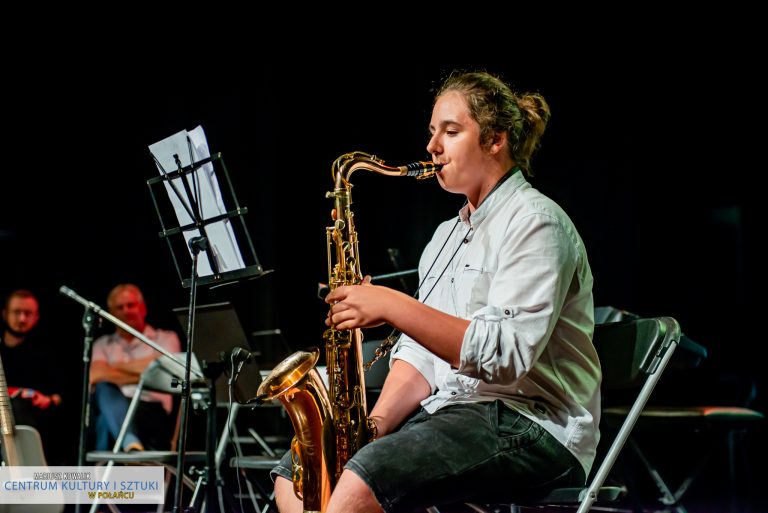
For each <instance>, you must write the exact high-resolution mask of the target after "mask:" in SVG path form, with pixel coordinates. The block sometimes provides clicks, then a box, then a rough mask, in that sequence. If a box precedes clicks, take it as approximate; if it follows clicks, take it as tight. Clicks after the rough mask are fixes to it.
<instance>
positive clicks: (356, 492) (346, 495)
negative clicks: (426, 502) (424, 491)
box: [280, 470, 383, 513]
mask: <svg viewBox="0 0 768 513" xmlns="http://www.w3.org/2000/svg"><path fill="white" fill-rule="evenodd" d="M280 511H282V510H280ZM382 511H383V510H382V509H381V506H380V505H379V501H378V500H376V496H375V495H373V492H372V491H371V489H370V488H368V485H366V484H365V481H363V480H362V479H360V477H358V475H357V474H355V473H354V472H351V471H349V470H345V471H344V472H343V473H342V474H341V477H340V478H339V482H338V484H337V485H336V488H335V489H334V490H333V494H332V495H331V501H330V502H329V503H328V513H380V512H382Z"/></svg>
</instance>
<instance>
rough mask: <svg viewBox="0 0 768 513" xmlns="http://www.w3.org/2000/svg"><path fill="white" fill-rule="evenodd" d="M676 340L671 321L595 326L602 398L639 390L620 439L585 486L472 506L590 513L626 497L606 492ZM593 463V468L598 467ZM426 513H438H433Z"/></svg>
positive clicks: (489, 512)
mask: <svg viewBox="0 0 768 513" xmlns="http://www.w3.org/2000/svg"><path fill="white" fill-rule="evenodd" d="M679 340H680V325H679V324H678V323H677V321H676V320H675V319H673V318H671V317H654V318H647V319H635V320H630V321H624V322H615V323H607V324H599V325H597V326H595V335H594V344H595V348H596V349H597V353H598V355H599V357H600V360H601V362H603V365H602V370H603V382H602V389H603V391H604V392H609V391H612V390H624V389H630V388H637V387H641V388H640V390H639V392H638V393H637V395H636V398H635V400H634V403H633V404H632V407H631V408H630V409H629V411H628V414H627V415H626V417H625V418H624V420H623V422H622V424H621V427H620V429H619V432H618V434H617V435H616V437H615V439H614V440H613V442H612V443H611V445H610V448H609V449H608V450H607V452H606V454H605V457H604V458H603V460H602V462H600V464H599V466H598V467H597V468H596V470H595V469H593V472H592V473H591V475H592V476H593V477H591V480H589V481H588V485H587V486H584V487H576V488H557V489H552V490H549V492H548V493H546V495H545V496H539V497H535V498H530V499H529V498H526V499H525V500H524V501H518V502H515V503H514V504H490V505H488V504H483V505H481V504H470V503H467V506H468V507H470V508H471V509H472V510H473V511H476V512H479V513H500V512H502V511H506V512H512V513H515V512H519V511H520V509H521V508H533V507H546V506H552V507H559V506H571V507H574V508H575V507H578V513H584V512H587V511H589V510H590V509H591V508H592V506H593V505H595V503H615V502H616V501H618V500H620V499H621V498H623V497H624V496H625V495H626V488H625V487H623V486H604V483H605V481H606V478H607V477H608V474H609V472H610V471H611V468H612V467H613V465H614V463H615V462H616V459H617V457H618V455H619V453H620V452H621V449H622V447H623V446H624V443H625V442H626V441H627V439H628V438H629V434H630V432H631V431H632V428H633V427H634V425H635V422H636V421H637V419H638V418H639V417H640V414H641V412H642V411H643V408H644V407H645V403H646V401H647V400H648V398H649V397H650V395H651V392H653V389H654V387H655V386H656V383H658V381H659V378H660V377H661V375H662V373H663V372H664V369H665V368H666V366H667V364H668V363H669V360H670V358H671V357H672V354H673V353H674V351H675V349H676V348H677V345H678V343H679ZM596 463H597V462H596ZM427 511H429V512H430V513H439V509H438V508H436V507H431V508H428V509H427Z"/></svg>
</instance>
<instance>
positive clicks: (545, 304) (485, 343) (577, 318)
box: [391, 172, 601, 474]
mask: <svg viewBox="0 0 768 513" xmlns="http://www.w3.org/2000/svg"><path fill="white" fill-rule="evenodd" d="M441 248H442V249H441ZM419 276H420V280H421V281H423V284H422V286H421V288H420V291H419V297H420V300H421V301H423V302H424V303H426V304H428V305H430V306H432V307H434V308H437V309H438V310H441V311H444V312H447V313H449V314H451V315H455V316H458V317H462V318H464V319H470V320H471V324H470V325H469V327H468V329H467V331H466V333H465V334H464V340H463V343H462V347H461V364H460V366H459V368H458V369H454V368H451V366H450V364H448V363H447V362H445V361H444V360H441V359H439V358H438V357H436V356H435V355H433V354H432V353H431V352H429V351H428V350H426V349H425V348H424V347H422V346H421V345H420V344H418V343H417V342H416V341H414V340H413V339H411V338H409V337H408V336H406V335H402V336H401V338H400V340H399V341H398V344H397V345H396V347H395V348H394V350H393V352H392V357H391V358H393V359H401V360H404V361H406V362H408V363H410V364H411V365H413V366H414V367H415V368H416V369H418V370H419V372H420V373H421V374H422V375H423V376H424V378H425V379H426V380H427V382H428V383H429V385H430V386H431V387H432V395H431V396H430V397H428V398H427V399H425V400H424V401H423V402H422V406H423V407H424V408H425V409H426V410H427V411H429V412H434V411H435V410H437V409H438V408H440V407H442V406H446V405H449V404H454V403H459V402H478V401H493V400H496V399H501V400H502V401H504V403H505V404H507V405H508V406H510V407H511V408H513V409H514V410H516V411H519V412H520V413H522V414H523V415H525V416H526V417H528V418H530V419H532V420H533V421H535V422H537V423H539V424H540V425H542V426H543V427H544V428H545V429H546V430H547V431H548V432H549V433H551V434H552V435H553V436H554V437H555V438H556V439H557V440H559V441H560V442H561V443H562V444H563V445H564V446H565V447H567V448H568V450H570V451H571V452H572V453H573V454H574V456H576V458H577V459H578V460H579V461H580V462H581V464H582V466H583V467H584V471H585V473H587V474H589V471H590V469H591V467H592V462H593V460H594V456H595V449H596V446H597V442H598V439H599V431H598V425H599V421H600V379H601V372H600V363H599V360H598V357H597V353H596V351H595V348H594V346H593V345H592V334H593V331H594V313H593V310H594V305H593V301H592V272H591V270H590V268H589V263H588V262H587V254H586V251H585V249H584V244H583V242H582V240H581V238H580V237H579V234H578V233H577V232H576V229H575V227H574V226H573V223H572V222H571V220H570V219H569V218H568V216H567V215H566V214H565V212H564V211H563V210H562V209H561V208H560V207H559V206H558V205H557V204H556V203H555V202H553V201H552V200H551V199H549V198H547V197H546V196H544V195H543V194H541V193H540V192H539V191H537V190H536V189H534V188H533V187H531V185H530V184H529V183H528V182H527V181H526V180H525V177H524V176H523V174H522V173H520V172H517V173H514V174H513V175H512V176H510V177H509V178H508V179H507V180H505V181H504V182H503V183H502V184H501V185H500V186H499V187H498V188H497V189H496V190H495V191H493V192H492V193H491V194H490V195H489V196H488V197H486V198H485V200H484V201H483V202H482V204H481V205H480V206H479V207H478V208H477V209H476V210H475V212H473V213H472V214H471V216H470V214H469V210H468V207H466V206H465V207H464V208H463V209H462V210H461V211H460V212H459V217H458V219H456V218H454V219H452V220H449V221H446V222H444V223H442V224H441V225H440V226H439V227H438V228H437V230H436V231H435V234H434V236H433V237H432V240H431V241H430V243H429V244H428V245H427V247H426V248H425V250H424V253H423V254H422V257H421V261H420V264H419Z"/></svg>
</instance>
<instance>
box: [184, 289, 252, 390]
mask: <svg viewBox="0 0 768 513" xmlns="http://www.w3.org/2000/svg"><path fill="white" fill-rule="evenodd" d="M173 311H174V313H175V314H176V317H177V319H178V320H179V324H181V326H186V325H187V323H188V322H189V311H188V310H187V308H186V307H180V308H174V309H173ZM194 329H195V345H196V347H195V350H194V353H195V356H197V359H198V360H199V361H200V362H201V363H202V365H203V367H210V366H212V365H213V366H217V365H218V364H219V363H222V359H223V360H224V362H223V364H224V365H223V366H220V367H222V369H221V370H224V367H226V366H227V365H228V364H229V362H228V356H226V355H230V354H231V353H232V350H233V349H234V348H235V347H241V348H243V349H246V350H247V351H249V352H250V351H251V348H250V344H249V343H248V339H247V338H246V335H245V331H244V330H243V327H242V325H241V324H240V319H239V318H238V317H237V312H236V311H235V308H234V306H233V305H232V303H230V302H223V303H213V304H208V305H197V309H196V311H195V328H194ZM222 356H224V358H222ZM207 374H208V373H207ZM209 377H210V375H209ZM214 379H215V380H216V384H215V387H216V401H217V402H219V403H229V393H228V388H229V378H228V377H227V376H226V375H225V374H224V373H220V374H219V375H218V377H215V378H214ZM259 385H261V372H260V369H259V366H258V364H257V362H256V361H255V360H253V361H251V362H249V363H248V364H247V365H245V366H243V368H242V369H241V371H240V373H239V375H238V378H237V379H236V380H234V383H232V387H233V390H232V393H233V396H234V397H233V400H235V401H237V402H238V403H245V402H247V401H248V400H249V399H251V398H253V397H255V396H256V391H257V390H258V389H259Z"/></svg>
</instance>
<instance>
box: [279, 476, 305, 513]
mask: <svg viewBox="0 0 768 513" xmlns="http://www.w3.org/2000/svg"><path fill="white" fill-rule="evenodd" d="M275 501H276V502H277V509H279V510H280V513H302V511H304V504H303V503H302V502H301V501H300V500H299V498H298V497H296V494H295V493H293V481H291V480H290V479H286V478H284V477H281V476H278V477H277V478H276V479H275Z"/></svg>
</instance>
